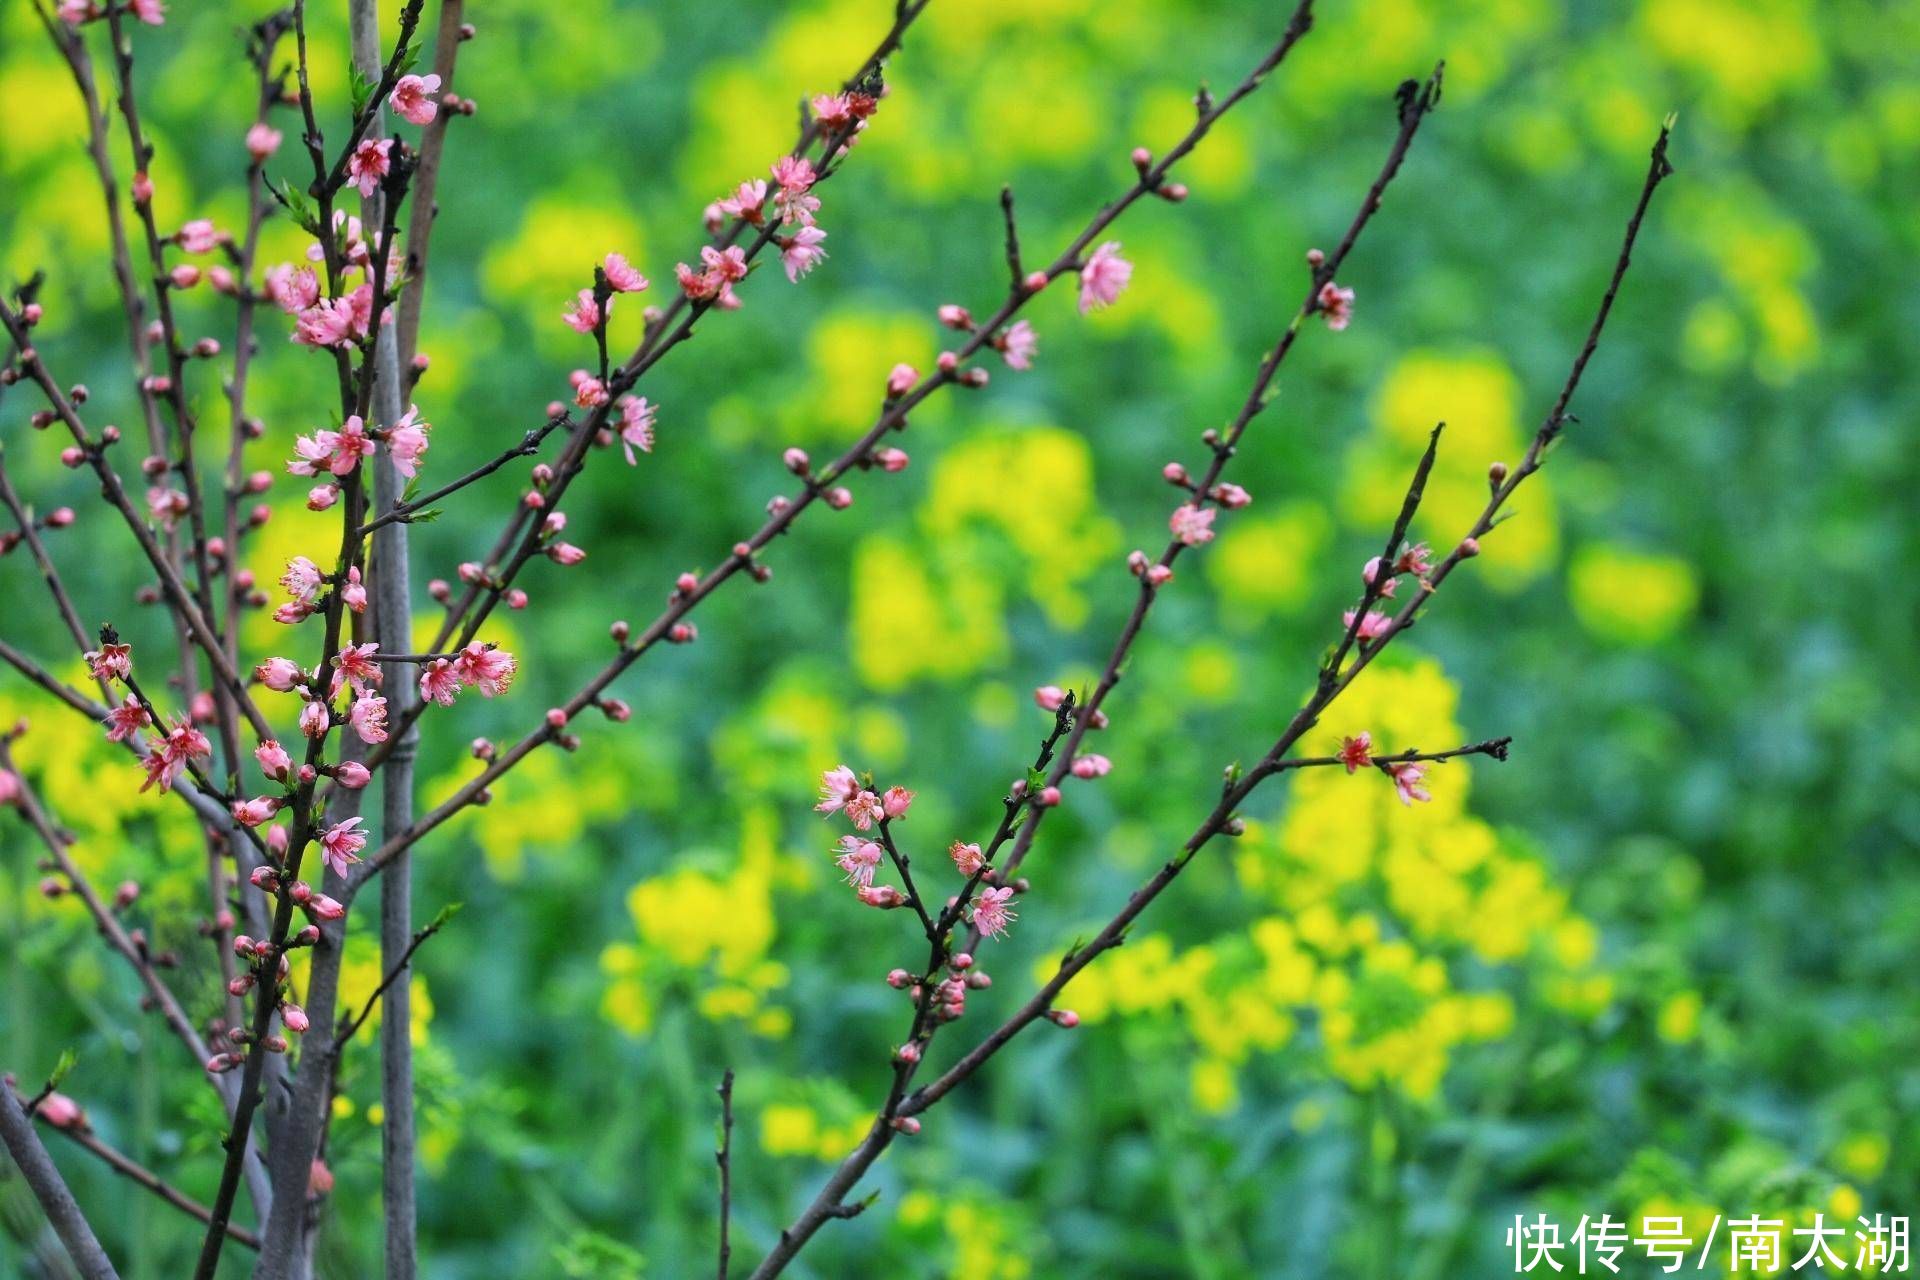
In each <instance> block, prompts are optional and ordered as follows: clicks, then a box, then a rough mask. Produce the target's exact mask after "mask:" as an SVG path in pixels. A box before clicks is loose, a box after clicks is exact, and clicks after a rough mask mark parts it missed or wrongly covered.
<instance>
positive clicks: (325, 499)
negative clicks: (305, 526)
mask: <svg viewBox="0 0 1920 1280" xmlns="http://www.w3.org/2000/svg"><path fill="white" fill-rule="evenodd" d="M339 500H340V486H339V485H335V484H317V485H315V486H313V488H311V489H309V490H307V510H309V511H325V510H326V509H327V508H328V507H331V506H332V505H333V504H334V503H336V502H338V501H339Z"/></svg>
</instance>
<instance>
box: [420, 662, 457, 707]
mask: <svg viewBox="0 0 1920 1280" xmlns="http://www.w3.org/2000/svg"><path fill="white" fill-rule="evenodd" d="M460 683H461V682H460V673H459V672H458V671H456V670H454V666H453V663H451V662H449V661H447V660H446V659H445V658H435V659H434V660H433V661H432V662H429V663H428V664H427V665H426V669H425V670H423V671H422V672H421V673H420V696H421V698H423V699H425V700H426V701H428V702H437V703H439V704H440V705H441V706H443V707H450V706H452V705H453V698H454V695H455V694H457V693H459V692H460Z"/></svg>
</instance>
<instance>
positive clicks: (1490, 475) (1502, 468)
mask: <svg viewBox="0 0 1920 1280" xmlns="http://www.w3.org/2000/svg"><path fill="white" fill-rule="evenodd" d="M1506 482H1507V464H1506V463H1504V462H1496V463H1493V464H1492V465H1491V466H1489V467H1488V468H1487V486H1488V487H1489V488H1492V489H1498V488H1499V487H1500V486H1501V485H1503V484H1505V483H1506Z"/></svg>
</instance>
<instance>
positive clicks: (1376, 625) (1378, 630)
mask: <svg viewBox="0 0 1920 1280" xmlns="http://www.w3.org/2000/svg"><path fill="white" fill-rule="evenodd" d="M1340 622H1341V625H1342V626H1346V627H1351V626H1353V610H1351V609H1349V610H1347V611H1346V612H1345V613H1343V614H1341V615H1340ZM1392 626H1393V619H1392V618H1390V617H1388V616H1387V615H1386V614H1384V613H1381V612H1380V611H1379V610H1377V609H1369V610H1367V616H1366V617H1364V618H1362V619H1361V620H1360V628H1359V630H1358V631H1356V632H1355V633H1354V634H1355V636H1356V637H1357V638H1358V639H1359V641H1360V643H1361V644H1372V643H1373V642H1374V641H1375V640H1378V639H1379V638H1380V637H1381V636H1384V635H1385V634H1387V632H1388V631H1389V630H1390V629H1391V628H1392Z"/></svg>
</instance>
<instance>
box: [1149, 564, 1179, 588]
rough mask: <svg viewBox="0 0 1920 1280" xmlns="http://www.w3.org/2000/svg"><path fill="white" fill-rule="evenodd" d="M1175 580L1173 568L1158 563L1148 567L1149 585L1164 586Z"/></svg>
mask: <svg viewBox="0 0 1920 1280" xmlns="http://www.w3.org/2000/svg"><path fill="white" fill-rule="evenodd" d="M1172 581H1173V570H1172V569H1170V568H1168V567H1167V566H1166V565H1164V564H1156V565H1153V566H1151V567H1149V568H1148V569H1147V585H1148V586H1150V587H1164V586H1166V585H1167V584H1168V583H1169V582H1172Z"/></svg>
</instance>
